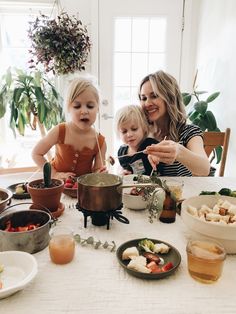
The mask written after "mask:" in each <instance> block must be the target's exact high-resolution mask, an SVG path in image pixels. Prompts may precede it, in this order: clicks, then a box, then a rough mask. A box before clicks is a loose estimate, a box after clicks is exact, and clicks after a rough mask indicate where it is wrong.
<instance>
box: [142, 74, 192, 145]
mask: <svg viewBox="0 0 236 314" xmlns="http://www.w3.org/2000/svg"><path fill="white" fill-rule="evenodd" d="M148 81H150V83H151V86H152V89H153V92H154V94H155V95H158V96H159V97H160V98H162V99H163V100H164V102H165V104H166V109H167V113H168V116H169V127H168V129H169V134H168V135H169V137H170V139H172V140H175V141H178V140H179V135H178V134H179V128H180V127H182V126H183V125H185V124H186V120H187V117H186V112H185V106H184V103H183V99H182V94H181V92H180V88H179V85H178V83H177V81H176V79H175V78H174V77H173V76H171V75H170V74H168V73H166V72H164V71H157V72H155V73H152V74H149V75H147V76H146V77H145V78H144V79H143V80H142V81H141V83H140V86H139V99H140V100H141V95H140V94H141V89H142V86H143V84H144V83H146V82H148ZM154 126H156V128H157V131H158V124H157V123H155V122H154Z"/></svg>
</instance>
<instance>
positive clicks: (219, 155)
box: [215, 146, 223, 164]
mask: <svg viewBox="0 0 236 314" xmlns="http://www.w3.org/2000/svg"><path fill="white" fill-rule="evenodd" d="M215 152H216V163H217V164H218V163H219V162H220V161H221V156H222V152H223V148H222V147H221V146H218V147H216V149H215Z"/></svg>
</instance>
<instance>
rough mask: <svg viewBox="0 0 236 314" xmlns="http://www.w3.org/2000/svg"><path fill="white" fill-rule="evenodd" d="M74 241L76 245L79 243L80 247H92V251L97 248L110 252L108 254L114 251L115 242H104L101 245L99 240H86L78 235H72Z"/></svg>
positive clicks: (90, 238) (89, 238)
mask: <svg viewBox="0 0 236 314" xmlns="http://www.w3.org/2000/svg"><path fill="white" fill-rule="evenodd" d="M74 239H75V241H76V242H77V243H80V244H81V245H86V244H89V245H92V246H93V247H94V249H98V248H101V247H102V248H104V249H108V250H110V252H115V251H116V243H115V241H111V243H108V242H107V241H105V242H104V243H102V242H101V241H100V240H95V239H94V238H93V237H92V236H90V237H88V238H87V239H83V238H82V237H81V236H80V235H79V234H78V233H77V234H75V235H74Z"/></svg>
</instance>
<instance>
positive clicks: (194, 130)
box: [161, 124, 202, 177]
mask: <svg viewBox="0 0 236 314" xmlns="http://www.w3.org/2000/svg"><path fill="white" fill-rule="evenodd" d="M179 131H180V134H179V141H180V142H181V144H182V145H183V146H185V147H186V146H187V143H188V141H189V140H190V139H191V138H192V137H194V136H201V137H202V130H201V129H200V128H199V127H198V126H197V125H193V124H186V125H185V126H183V127H182V128H181V129H180V130H179ZM161 176H167V177H191V176H192V173H191V171H189V169H188V168H186V167H185V166H184V165H183V164H181V163H180V162H178V161H175V162H174V163H173V164H172V165H167V164H163V167H162V171H161Z"/></svg>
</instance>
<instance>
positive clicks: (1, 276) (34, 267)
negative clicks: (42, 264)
mask: <svg viewBox="0 0 236 314" xmlns="http://www.w3.org/2000/svg"><path fill="white" fill-rule="evenodd" d="M0 262H1V265H3V271H2V272H1V273H0V281H1V282H2V288H1V289H0V299H3V298H6V297H8V296H10V295H12V294H13V293H15V292H17V291H19V290H22V289H23V288H24V287H25V286H26V285H27V284H29V283H30V282H31V281H32V280H33V279H34V277H35V276H36V274H37V272H38V264H37V261H36V259H35V257H34V256H33V255H31V254H29V253H26V252H21V251H4V252H0Z"/></svg>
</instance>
